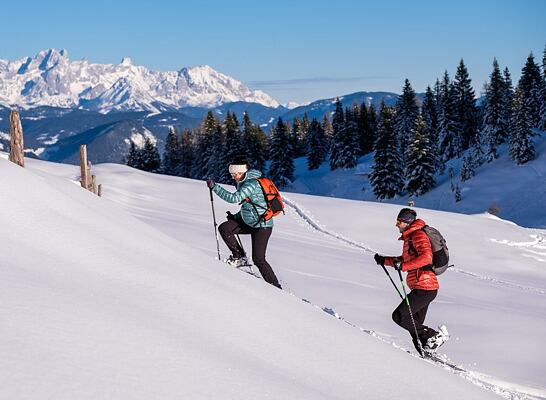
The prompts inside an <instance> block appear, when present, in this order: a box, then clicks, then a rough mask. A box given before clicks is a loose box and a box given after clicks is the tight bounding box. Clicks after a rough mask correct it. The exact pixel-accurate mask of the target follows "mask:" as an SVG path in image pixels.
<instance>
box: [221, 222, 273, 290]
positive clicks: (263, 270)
mask: <svg viewBox="0 0 546 400" xmlns="http://www.w3.org/2000/svg"><path fill="white" fill-rule="evenodd" d="M218 230H219V231H220V235H222V239H224V242H226V245H227V247H228V248H229V249H230V250H231V253H232V254H233V257H235V258H241V257H243V256H244V255H245V254H244V250H243V249H242V248H241V246H240V245H239V243H238V242H237V238H236V236H235V235H250V238H251V240H252V262H253V263H254V265H256V267H258V269H259V270H260V274H262V277H263V278H264V280H265V281H266V282H267V283H270V284H271V285H273V286H276V287H278V288H279V289H281V285H280V284H279V281H278V280H277V276H276V275H275V273H274V272H273V269H271V265H269V263H268V262H267V261H266V259H265V251H266V250H267V242H268V241H269V237H270V236H271V233H272V232H273V228H252V227H250V226H248V225H247V224H245V223H244V222H243V221H242V220H240V219H231V220H228V221H226V222H224V223H222V224H220V226H219V227H218Z"/></svg>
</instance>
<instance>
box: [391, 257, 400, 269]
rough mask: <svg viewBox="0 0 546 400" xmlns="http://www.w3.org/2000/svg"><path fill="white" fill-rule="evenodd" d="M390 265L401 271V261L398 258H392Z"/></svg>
mask: <svg viewBox="0 0 546 400" xmlns="http://www.w3.org/2000/svg"><path fill="white" fill-rule="evenodd" d="M392 266H393V268H394V269H395V270H397V271H402V261H400V260H399V259H397V258H393V260H392Z"/></svg>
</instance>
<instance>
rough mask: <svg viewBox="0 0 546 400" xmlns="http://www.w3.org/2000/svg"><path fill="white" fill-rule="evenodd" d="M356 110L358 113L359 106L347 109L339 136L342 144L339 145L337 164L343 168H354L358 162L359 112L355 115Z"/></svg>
mask: <svg viewBox="0 0 546 400" xmlns="http://www.w3.org/2000/svg"><path fill="white" fill-rule="evenodd" d="M355 111H356V112H357V113H358V107H357V108H356V109H355V108H352V109H351V108H346V109H345V114H344V122H345V123H344V128H343V133H342V134H341V135H340V137H339V140H341V144H340V146H339V147H338V149H339V152H338V155H337V166H338V167H339V168H343V169H347V168H354V167H356V165H357V162H358V154H359V152H360V150H359V143H358V141H359V137H358V126H357V124H358V123H357V118H358V114H357V115H355V114H354V112H355Z"/></svg>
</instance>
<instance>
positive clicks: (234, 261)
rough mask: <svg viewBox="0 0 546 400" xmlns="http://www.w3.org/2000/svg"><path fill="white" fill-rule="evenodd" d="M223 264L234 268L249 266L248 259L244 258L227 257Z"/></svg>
mask: <svg viewBox="0 0 546 400" xmlns="http://www.w3.org/2000/svg"><path fill="white" fill-rule="evenodd" d="M225 263H226V264H228V265H231V266H232V267H235V268H239V267H244V266H247V265H249V262H248V258H246V257H240V258H237V257H233V256H229V258H228V259H226V260H225Z"/></svg>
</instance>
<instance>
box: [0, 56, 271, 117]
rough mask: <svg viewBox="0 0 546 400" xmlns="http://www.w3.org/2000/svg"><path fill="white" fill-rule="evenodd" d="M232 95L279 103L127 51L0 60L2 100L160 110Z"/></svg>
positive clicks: (218, 76)
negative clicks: (152, 65) (98, 57)
mask: <svg viewBox="0 0 546 400" xmlns="http://www.w3.org/2000/svg"><path fill="white" fill-rule="evenodd" d="M234 101H244V102H249V103H259V104H262V105H265V106H268V107H278V106H279V103H278V102H277V101H276V100H274V99H273V98H272V97H270V96H269V95H267V94H266V93H264V92H262V91H259V90H256V91H253V90H250V89H249V88H248V87H247V86H245V85H244V84H242V83H241V82H239V81H237V80H235V79H233V78H231V77H229V76H227V75H224V74H222V73H220V72H218V71H216V70H214V69H212V68H211V67H209V66H207V65H203V66H197V67H193V68H182V69H181V70H180V71H168V72H160V71H152V70H149V69H147V68H145V67H142V66H135V65H133V63H132V62H131V60H130V59H129V58H127V57H126V58H124V59H123V60H122V61H121V63H120V64H117V65H113V64H92V63H89V62H88V61H87V60H81V61H70V60H69V59H68V54H67V52H66V50H61V51H57V50H55V49H49V50H44V51H41V52H39V53H38V54H37V55H36V56H35V57H33V58H31V57H26V58H23V59H20V60H15V61H6V60H0V104H2V103H3V104H12V105H18V106H20V107H25V106H26V107H35V106H40V105H48V106H55V107H67V108H74V107H80V108H84V109H87V110H94V111H100V112H110V111H124V110H131V111H140V110H148V111H153V112H158V111H165V110H169V109H178V108H181V107H186V106H194V107H215V106H218V105H221V104H224V103H229V102H234Z"/></svg>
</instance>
